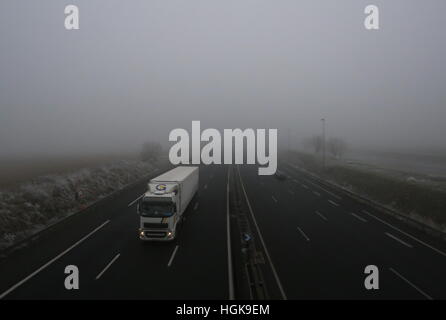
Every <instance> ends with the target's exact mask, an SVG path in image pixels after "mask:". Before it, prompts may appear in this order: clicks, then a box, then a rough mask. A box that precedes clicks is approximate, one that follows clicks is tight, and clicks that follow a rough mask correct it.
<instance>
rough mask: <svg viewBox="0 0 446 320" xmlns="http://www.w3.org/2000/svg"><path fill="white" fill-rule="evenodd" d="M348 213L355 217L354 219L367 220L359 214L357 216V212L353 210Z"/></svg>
mask: <svg viewBox="0 0 446 320" xmlns="http://www.w3.org/2000/svg"><path fill="white" fill-rule="evenodd" d="M350 214H351V215H352V216H353V217H355V218H356V219H358V220H359V221H362V222H367V220H366V219H364V218H363V217H361V216H358V215H357V214H355V213H353V212H350Z"/></svg>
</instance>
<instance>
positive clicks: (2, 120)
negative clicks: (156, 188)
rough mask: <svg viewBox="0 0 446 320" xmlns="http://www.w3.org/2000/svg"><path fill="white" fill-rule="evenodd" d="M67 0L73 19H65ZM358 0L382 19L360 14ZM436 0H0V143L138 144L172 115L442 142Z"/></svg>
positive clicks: (445, 131) (77, 148)
mask: <svg viewBox="0 0 446 320" xmlns="http://www.w3.org/2000/svg"><path fill="white" fill-rule="evenodd" d="M67 4H76V5H78V6H79V9H80V30H78V31H66V30H65V29H64V24H63V22H64V14H63V10H64V7H65V5H67ZM367 4H375V5H378V6H379V8H380V10H381V12H380V13H381V30H379V31H367V30H365V28H364V27H363V20H364V17H365V15H364V13H363V10H364V8H365V6H366V5H367ZM445 12H446V2H445V1H444V0H428V1H421V0H414V1H409V0H391V1H390V0H388V1H376V0H368V1H362V0H350V1H329V0H326V1H316V0H307V1H302V0H299V1H298V0H267V1H266V0H200V1H198V0H188V1H185V0H182V1H174V0H157V1H155V0H138V1H136V0H132V1H120V0H88V1H87V0H85V1H80V0H71V1H61V0H52V1H49V0H41V1H32V0H28V1H22V0H2V1H1V3H0V40H1V54H0V99H1V100H0V146H1V148H0V155H2V156H8V155H14V154H23V153H36V152H48V153H64V152H83V151H85V152H107V151H121V150H137V149H138V148H139V145H140V143H141V142H142V141H144V140H146V139H159V140H162V141H167V139H168V133H169V131H170V130H171V129H174V128H177V127H184V128H187V129H190V125H191V120H201V121H202V126H203V127H217V128H235V127H242V128H244V127H253V128H279V135H280V132H281V131H280V129H282V137H283V134H284V131H283V130H284V129H286V128H292V129H291V130H292V134H293V136H296V139H302V138H303V137H304V136H305V135H311V134H315V133H318V132H319V129H320V121H319V119H320V118H321V117H325V118H326V119H327V126H328V127H327V129H328V133H329V134H330V135H336V136H340V137H343V138H345V139H346V140H347V141H348V142H350V143H351V144H352V145H366V146H367V145H370V146H385V147H389V146H404V147H411V146H415V147H444V140H445V136H446V125H445V120H446V90H445V89H446V67H445V65H446V64H445V59H446V58H445V57H446V36H445V27H444V26H445V18H444V13H445Z"/></svg>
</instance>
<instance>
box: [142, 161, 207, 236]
mask: <svg viewBox="0 0 446 320" xmlns="http://www.w3.org/2000/svg"><path fill="white" fill-rule="evenodd" d="M198 179H199V174H198V167H184V166H182V167H176V168H175V169H172V170H170V171H167V172H166V173H164V174H162V175H160V176H158V177H156V178H153V179H152V180H150V182H149V184H148V191H147V192H146V193H145V194H144V196H143V197H142V198H141V199H140V200H139V202H138V206H137V211H138V214H139V215H140V228H139V238H140V239H141V240H149V241H150V240H160V241H163V240H173V239H174V238H175V236H176V232H177V226H178V223H179V222H180V221H182V219H183V214H184V212H185V211H186V208H187V206H188V205H189V203H190V202H191V200H192V198H193V197H194V195H195V194H196V193H197V191H198Z"/></svg>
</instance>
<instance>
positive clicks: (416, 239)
mask: <svg viewBox="0 0 446 320" xmlns="http://www.w3.org/2000/svg"><path fill="white" fill-rule="evenodd" d="M362 212H363V213H365V214H367V215H369V216H370V217H372V218H374V219H376V220H378V221H379V222H381V223H383V224H385V225H386V226H388V227H390V228H392V229H394V230H396V231H398V232H400V233H402V234H404V235H405V236H407V237H409V238H411V239H412V240H415V241H416V242H418V243H421V244H422V245H424V246H425V247H427V248H429V249H431V250H433V251H435V252H436V253H438V254H440V255H442V256H443V257H446V253H444V252H443V251H441V250H438V249H437V248H434V247H432V246H431V245H429V244H427V243H426V242H424V241H421V240H420V239H418V238H415V237H414V236H412V235H410V234H408V233H407V232H404V231H403V230H401V229H399V228H397V227H394V226H392V225H391V224H390V223H388V222H386V221H384V220H382V219H380V218H378V217H377V216H375V215H373V214H371V213H370V212H368V211H366V210H362Z"/></svg>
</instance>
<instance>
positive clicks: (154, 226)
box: [144, 222, 168, 229]
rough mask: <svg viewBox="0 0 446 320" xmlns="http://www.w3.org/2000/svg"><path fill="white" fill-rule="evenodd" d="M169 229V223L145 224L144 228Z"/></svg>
mask: <svg viewBox="0 0 446 320" xmlns="http://www.w3.org/2000/svg"><path fill="white" fill-rule="evenodd" d="M167 227H168V224H167V223H149V222H145V223H144V228H147V229H166V228H167Z"/></svg>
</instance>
